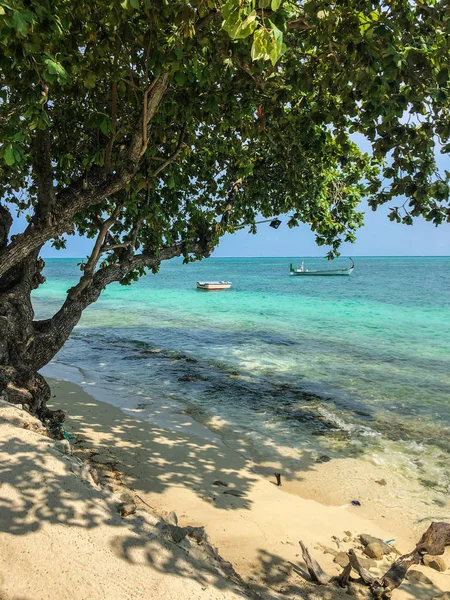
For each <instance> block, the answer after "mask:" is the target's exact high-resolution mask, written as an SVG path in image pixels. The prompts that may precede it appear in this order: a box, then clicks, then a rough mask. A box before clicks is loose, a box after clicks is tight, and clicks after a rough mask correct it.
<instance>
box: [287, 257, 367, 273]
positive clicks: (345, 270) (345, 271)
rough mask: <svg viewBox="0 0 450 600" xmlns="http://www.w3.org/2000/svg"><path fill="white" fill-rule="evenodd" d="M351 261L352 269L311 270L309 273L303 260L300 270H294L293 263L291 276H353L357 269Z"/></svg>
mask: <svg viewBox="0 0 450 600" xmlns="http://www.w3.org/2000/svg"><path fill="white" fill-rule="evenodd" d="M350 260H351V263H352V264H351V265H350V267H347V268H346V269H321V270H311V271H309V270H308V269H305V263H304V261H303V260H302V264H301V267H300V269H294V267H293V266H292V263H291V265H290V275H294V276H301V275H306V276H329V275H351V274H352V273H353V269H354V268H355V263H354V262H353V260H352V259H350Z"/></svg>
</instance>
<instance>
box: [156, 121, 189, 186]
mask: <svg viewBox="0 0 450 600" xmlns="http://www.w3.org/2000/svg"><path fill="white" fill-rule="evenodd" d="M185 133H186V123H183V127H182V128H181V132H180V136H179V138H178V143H177V147H176V148H175V152H174V153H173V154H172V155H171V156H169V157H168V158H166V159H165V160H164V161H163V162H162V163H161V164H160V165H159V167H158V168H157V169H155V170H154V171H153V175H154V176H155V177H156V176H157V175H158V174H159V173H161V171H163V170H164V169H165V168H166V167H167V166H169V165H170V164H171V163H173V162H174V161H175V160H176V158H177V157H178V155H179V154H180V150H181V146H182V144H183V139H184V135H185Z"/></svg>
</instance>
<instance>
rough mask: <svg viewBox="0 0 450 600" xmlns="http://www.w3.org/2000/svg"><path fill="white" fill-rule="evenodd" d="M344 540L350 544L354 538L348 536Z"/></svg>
mask: <svg viewBox="0 0 450 600" xmlns="http://www.w3.org/2000/svg"><path fill="white" fill-rule="evenodd" d="M342 541H343V542H345V543H346V544H349V543H350V542H352V541H353V538H351V537H347V536H346V537H345V538H344V539H343V540H342Z"/></svg>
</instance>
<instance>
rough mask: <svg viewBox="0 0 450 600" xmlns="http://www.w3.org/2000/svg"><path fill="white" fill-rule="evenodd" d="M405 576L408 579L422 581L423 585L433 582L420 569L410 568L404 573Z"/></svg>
mask: <svg viewBox="0 0 450 600" xmlns="http://www.w3.org/2000/svg"><path fill="white" fill-rule="evenodd" d="M406 577H407V579H408V581H414V582H417V583H424V584H425V585H433V582H432V581H431V579H430V578H429V577H427V576H426V575H425V573H422V571H417V570H416V569H410V570H409V571H408V573H407V574H406Z"/></svg>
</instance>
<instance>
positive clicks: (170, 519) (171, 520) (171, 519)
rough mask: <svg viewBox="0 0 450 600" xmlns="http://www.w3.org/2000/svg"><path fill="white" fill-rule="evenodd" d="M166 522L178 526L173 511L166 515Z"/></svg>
mask: <svg viewBox="0 0 450 600" xmlns="http://www.w3.org/2000/svg"><path fill="white" fill-rule="evenodd" d="M166 520H167V522H168V523H170V525H178V517H177V514H176V513H175V512H174V511H173V510H172V511H171V512H170V513H169V514H168V515H167V519H166Z"/></svg>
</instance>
